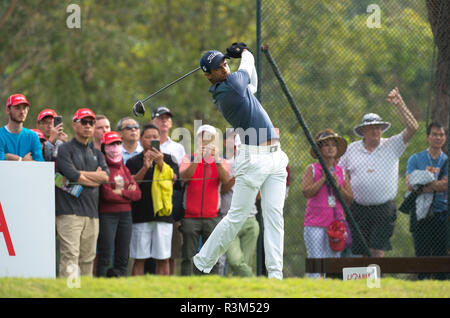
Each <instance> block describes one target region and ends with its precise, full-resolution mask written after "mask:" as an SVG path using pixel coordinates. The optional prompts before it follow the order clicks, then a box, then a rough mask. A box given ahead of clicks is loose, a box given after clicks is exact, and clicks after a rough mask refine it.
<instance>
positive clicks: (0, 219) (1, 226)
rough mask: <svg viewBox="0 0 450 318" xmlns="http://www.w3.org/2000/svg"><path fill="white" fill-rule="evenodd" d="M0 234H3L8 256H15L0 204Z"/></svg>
mask: <svg viewBox="0 0 450 318" xmlns="http://www.w3.org/2000/svg"><path fill="white" fill-rule="evenodd" d="M0 233H3V237H4V238H5V242H6V248H7V249H8V253H9V256H16V252H15V251H14V246H13V243H12V241H11V236H10V235H9V230H8V224H6V220H5V215H4V214H3V208H2V204H1V203H0Z"/></svg>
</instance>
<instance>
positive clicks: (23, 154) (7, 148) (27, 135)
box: [0, 94, 44, 161]
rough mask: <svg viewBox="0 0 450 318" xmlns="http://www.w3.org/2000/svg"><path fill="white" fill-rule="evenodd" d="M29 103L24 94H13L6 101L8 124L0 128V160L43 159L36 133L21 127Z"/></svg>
mask: <svg viewBox="0 0 450 318" xmlns="http://www.w3.org/2000/svg"><path fill="white" fill-rule="evenodd" d="M29 109H30V103H29V102H28V101H27V99H26V98H25V96H24V95H22V94H14V95H11V96H9V98H8V99H7V101H6V113H7V114H8V117H9V121H8V124H6V125H5V126H3V127H2V128H0V160H13V161H22V160H24V161H32V160H34V161H44V157H43V156H42V151H41V143H40V142H39V137H38V136H37V135H36V133H34V132H32V131H31V130H29V129H27V128H25V127H23V123H24V122H25V120H26V119H27V115H28V111H29Z"/></svg>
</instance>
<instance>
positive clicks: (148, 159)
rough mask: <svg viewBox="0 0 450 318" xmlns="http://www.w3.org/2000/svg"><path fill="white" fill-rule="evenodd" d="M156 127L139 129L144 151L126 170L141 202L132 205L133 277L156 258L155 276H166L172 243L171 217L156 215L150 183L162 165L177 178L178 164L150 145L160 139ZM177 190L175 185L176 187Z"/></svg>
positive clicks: (145, 126) (128, 163)
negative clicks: (137, 186)
mask: <svg viewBox="0 0 450 318" xmlns="http://www.w3.org/2000/svg"><path fill="white" fill-rule="evenodd" d="M159 138H160V132H159V128H158V127H157V126H155V125H153V124H147V125H144V126H143V127H142V130H141V139H140V141H141V145H142V147H143V148H144V151H142V152H141V153H139V154H138V155H136V156H134V157H132V158H130V159H129V160H128V161H127V164H126V165H127V167H128V169H129V170H130V172H131V174H132V175H133V176H134V178H135V180H136V182H138V183H139V186H140V188H141V192H142V197H141V200H139V201H136V202H133V203H132V216H133V230H132V235H131V244H130V257H131V258H134V265H133V269H132V275H143V274H144V265H145V260H146V259H148V258H154V259H156V274H159V275H169V273H170V267H169V258H170V256H171V244H172V228H173V225H172V222H173V220H172V216H171V215H166V216H155V213H154V208H153V198H152V183H153V182H152V181H153V174H154V172H155V169H159V170H160V171H162V169H163V166H164V165H168V166H169V167H170V168H171V169H172V170H173V179H174V180H176V179H178V165H177V164H176V163H175V162H174V161H173V160H172V157H171V156H170V155H168V154H163V153H162V152H161V151H159V150H157V149H155V148H153V147H152V146H151V142H152V140H159ZM175 187H178V184H177V183H176V184H175Z"/></svg>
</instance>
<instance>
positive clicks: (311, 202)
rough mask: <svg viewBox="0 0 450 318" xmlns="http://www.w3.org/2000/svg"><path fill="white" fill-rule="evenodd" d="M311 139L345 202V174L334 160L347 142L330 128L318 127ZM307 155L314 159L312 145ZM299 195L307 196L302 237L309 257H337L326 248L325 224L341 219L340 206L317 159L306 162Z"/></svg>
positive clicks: (348, 197)
mask: <svg viewBox="0 0 450 318" xmlns="http://www.w3.org/2000/svg"><path fill="white" fill-rule="evenodd" d="M315 142H316V144H317V146H318V147H319V150H320V153H321V154H322V157H323V159H324V161H325V164H326V166H327V168H328V170H329V171H330V172H331V175H332V176H333V177H334V178H335V180H336V185H337V187H338V189H339V191H340V192H341V194H342V196H343V197H344V199H345V200H346V201H347V202H350V201H351V200H352V198H353V193H352V189H351V187H350V182H349V178H348V175H347V174H346V173H345V172H344V170H343V169H342V167H341V166H338V165H337V160H338V159H339V158H340V157H341V156H342V155H343V154H344V153H345V151H346V149H347V142H346V140H345V139H344V138H342V137H340V136H338V135H337V134H336V133H335V132H334V131H333V130H331V129H325V130H321V131H319V132H318V133H317V134H316V136H315ZM310 153H311V156H312V157H313V158H315V159H317V156H316V154H315V153H314V152H313V149H312V148H311V150H310ZM302 192H303V195H304V196H305V197H306V198H307V199H308V202H307V206H306V213H305V223H304V226H305V228H304V239H305V245H306V250H307V254H308V257H309V258H328V257H339V256H340V254H341V252H335V251H333V250H332V249H331V248H330V244H329V238H328V234H327V228H328V226H329V225H330V224H331V223H332V222H333V221H334V220H336V219H337V220H343V218H344V215H343V208H342V205H341V204H340V203H339V201H338V200H337V199H336V196H335V194H334V192H333V190H332V188H331V186H330V185H329V184H328V182H327V179H326V175H325V173H324V171H323V169H322V165H321V164H320V163H319V162H315V163H313V164H310V165H308V167H307V168H306V170H305V173H304V176H303V185H302ZM308 277H319V274H316V273H315V274H309V275H308Z"/></svg>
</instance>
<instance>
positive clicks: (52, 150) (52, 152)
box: [36, 108, 68, 161]
mask: <svg viewBox="0 0 450 318" xmlns="http://www.w3.org/2000/svg"><path fill="white" fill-rule="evenodd" d="M56 117H60V116H58V114H57V113H56V111H54V110H53V109H51V108H45V109H43V110H42V111H41V112H40V113H39V114H38V116H37V121H36V128H37V129H39V130H40V131H41V132H42V133H43V134H44V136H45V139H46V142H45V145H44V151H43V154H44V159H45V160H46V161H55V159H56V156H57V153H58V148H59V146H60V145H62V144H63V143H65V142H67V141H68V136H67V134H66V133H65V132H64V127H63V123H62V122H60V123H56V125H55V118H56Z"/></svg>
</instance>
